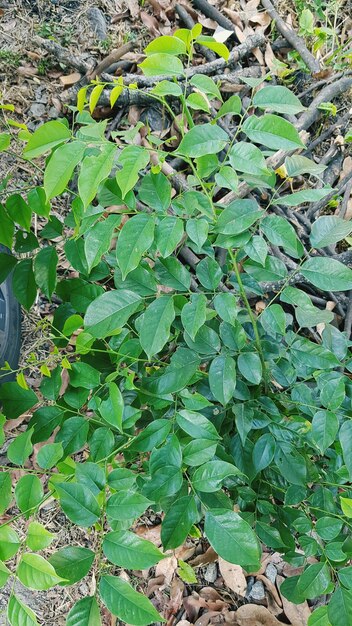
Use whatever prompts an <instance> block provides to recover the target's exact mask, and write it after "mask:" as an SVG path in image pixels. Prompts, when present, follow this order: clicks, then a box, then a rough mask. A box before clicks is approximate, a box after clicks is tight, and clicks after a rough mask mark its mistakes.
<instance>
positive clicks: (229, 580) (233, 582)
mask: <svg viewBox="0 0 352 626" xmlns="http://www.w3.org/2000/svg"><path fill="white" fill-rule="evenodd" d="M219 568H220V573H221V576H222V577H223V579H224V581H225V584H226V586H227V587H228V588H229V589H232V591H234V593H237V594H238V595H239V596H244V595H245V593H246V589H247V581H246V577H245V575H244V573H243V569H242V567H241V566H240V565H234V564H233V563H229V562H228V561H225V560H224V559H222V558H221V557H219Z"/></svg>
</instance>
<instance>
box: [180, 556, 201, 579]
mask: <svg viewBox="0 0 352 626" xmlns="http://www.w3.org/2000/svg"><path fill="white" fill-rule="evenodd" d="M177 574H178V576H179V577H180V578H181V580H183V581H184V582H185V583H189V584H193V585H194V584H196V583H197V582H198V579H197V576H196V575H195V572H194V569H193V567H191V565H189V564H188V563H185V561H182V559H179V560H178V568H177Z"/></svg>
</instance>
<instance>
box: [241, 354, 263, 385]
mask: <svg viewBox="0 0 352 626" xmlns="http://www.w3.org/2000/svg"><path fill="white" fill-rule="evenodd" d="M237 365H238V369H239V370H240V372H241V374H242V376H244V378H245V379H246V380H248V381H249V382H250V383H253V384H254V385H259V383H260V381H261V379H262V375H263V369H262V363H261V360H260V357H259V355H258V354H257V353H256V352H243V353H242V354H240V355H239V357H238V360H237Z"/></svg>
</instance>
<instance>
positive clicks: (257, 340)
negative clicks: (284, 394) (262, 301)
mask: <svg viewBox="0 0 352 626" xmlns="http://www.w3.org/2000/svg"><path fill="white" fill-rule="evenodd" d="M229 253H230V257H231V260H232V262H233V268H234V270H235V275H236V279H237V282H238V286H239V290H240V294H241V298H242V300H243V302H244V305H245V307H246V309H247V313H248V315H249V318H250V320H251V324H252V328H253V332H254V337H255V345H256V347H257V350H258V354H259V358H260V361H261V364H262V368H263V378H264V387H265V392H266V393H267V391H268V371H267V367H266V364H265V358H264V353H263V348H262V344H261V341H260V335H259V330H258V324H257V320H256V317H255V315H254V313H253V311H252V309H251V305H250V304H249V301H248V298H247V295H246V292H245V289H244V287H243V283H242V279H241V273H240V271H239V269H238V264H237V254H233V252H232V250H229Z"/></svg>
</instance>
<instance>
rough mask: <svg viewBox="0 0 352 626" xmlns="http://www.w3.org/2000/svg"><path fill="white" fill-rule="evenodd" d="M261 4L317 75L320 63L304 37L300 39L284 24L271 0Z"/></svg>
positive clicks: (263, 0)
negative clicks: (310, 50) (308, 47)
mask: <svg viewBox="0 0 352 626" xmlns="http://www.w3.org/2000/svg"><path fill="white" fill-rule="evenodd" d="M261 3H262V5H263V7H264V9H266V10H267V12H268V13H269V15H270V17H271V19H272V20H274V21H275V24H276V28H277V29H278V31H279V32H280V33H281V34H282V35H283V36H284V37H285V39H287V41H288V42H289V43H290V44H291V45H292V46H293V48H295V50H297V52H298V53H299V54H300V56H301V57H302V59H303V61H304V62H305V64H306V65H307V67H308V68H309V69H310V71H311V72H312V74H317V73H318V72H319V71H320V64H319V61H317V59H316V58H315V57H314V56H313V55H312V53H311V52H309V50H308V49H307V46H306V44H305V43H304V40H303V39H302V37H299V35H297V33H295V32H294V30H292V28H289V26H287V24H286V23H285V22H284V20H283V19H282V17H280V15H279V14H278V12H277V11H276V9H275V7H274V5H273V4H272V3H271V1H270V0H261Z"/></svg>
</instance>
